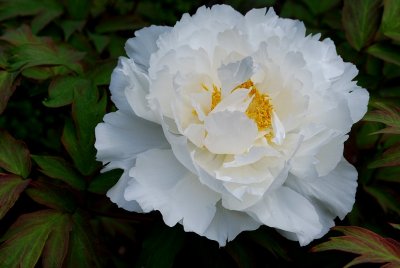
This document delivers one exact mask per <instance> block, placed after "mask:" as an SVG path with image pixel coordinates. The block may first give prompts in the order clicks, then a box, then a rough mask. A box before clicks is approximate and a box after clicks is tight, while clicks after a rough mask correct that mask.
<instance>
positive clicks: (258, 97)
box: [246, 86, 273, 131]
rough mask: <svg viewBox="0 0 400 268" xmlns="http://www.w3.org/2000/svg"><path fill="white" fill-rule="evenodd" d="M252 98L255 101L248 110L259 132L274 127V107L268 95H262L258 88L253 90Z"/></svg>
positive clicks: (248, 114)
mask: <svg viewBox="0 0 400 268" xmlns="http://www.w3.org/2000/svg"><path fill="white" fill-rule="evenodd" d="M249 95H250V96H253V100H252V101H251V102H250V105H249V107H248V108H247V110H246V114H247V116H248V117H249V118H251V119H253V120H254V121H255V122H256V123H257V126H258V130H260V131H262V130H266V129H269V128H271V127H272V112H273V106H272V104H271V103H270V98H269V96H268V95H267V94H261V93H260V92H259V91H258V89H257V88H256V87H254V86H253V88H252V89H251V91H250V93H249Z"/></svg>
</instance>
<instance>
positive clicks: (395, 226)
mask: <svg viewBox="0 0 400 268" xmlns="http://www.w3.org/2000/svg"><path fill="white" fill-rule="evenodd" d="M390 225H392V227H393V228H395V229H397V230H400V224H398V223H390Z"/></svg>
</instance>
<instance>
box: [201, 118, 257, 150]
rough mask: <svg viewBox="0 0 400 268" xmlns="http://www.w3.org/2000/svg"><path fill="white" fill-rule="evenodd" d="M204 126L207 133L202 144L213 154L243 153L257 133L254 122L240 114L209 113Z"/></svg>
mask: <svg viewBox="0 0 400 268" xmlns="http://www.w3.org/2000/svg"><path fill="white" fill-rule="evenodd" d="M204 126H205V129H206V131H207V136H206V138H205V141H204V144H205V145H206V147H207V148H208V150H210V152H212V153H215V154H241V153H244V152H245V151H247V150H248V149H250V147H251V145H252V144H253V142H254V140H255V139H256V137H257V133H258V128H257V125H256V124H255V123H254V121H253V120H251V119H249V118H248V117H247V116H246V115H245V114H244V113H241V112H229V111H225V112H218V113H211V114H209V115H208V117H207V118H206V119H205V120H204ZM243 130H245V131H243Z"/></svg>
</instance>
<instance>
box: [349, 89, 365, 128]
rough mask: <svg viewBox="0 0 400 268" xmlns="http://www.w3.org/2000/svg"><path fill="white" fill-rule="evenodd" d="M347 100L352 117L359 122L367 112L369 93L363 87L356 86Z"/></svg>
mask: <svg viewBox="0 0 400 268" xmlns="http://www.w3.org/2000/svg"><path fill="white" fill-rule="evenodd" d="M346 100H347V103H348V105H349V109H350V113H351V119H353V122H354V123H355V122H358V121H359V120H360V119H361V118H362V117H363V116H364V115H365V113H366V112H367V109H368V100H369V93H368V91H367V90H365V89H364V88H361V87H358V86H357V87H354V88H353V89H352V90H351V91H350V92H349V93H348V94H346Z"/></svg>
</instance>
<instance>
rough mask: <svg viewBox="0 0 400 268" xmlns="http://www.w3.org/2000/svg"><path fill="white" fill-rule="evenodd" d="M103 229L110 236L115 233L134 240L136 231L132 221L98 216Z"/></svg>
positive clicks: (113, 235)
mask: <svg viewBox="0 0 400 268" xmlns="http://www.w3.org/2000/svg"><path fill="white" fill-rule="evenodd" d="M98 219H99V221H100V224H101V226H102V227H103V229H104V230H105V231H106V232H107V233H109V234H110V235H111V236H112V237H115V236H116V235H117V234H120V235H122V236H124V237H125V238H126V239H131V240H134V239H135V237H136V231H135V228H134V226H132V221H127V220H122V219H118V220H115V218H108V217H98Z"/></svg>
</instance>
